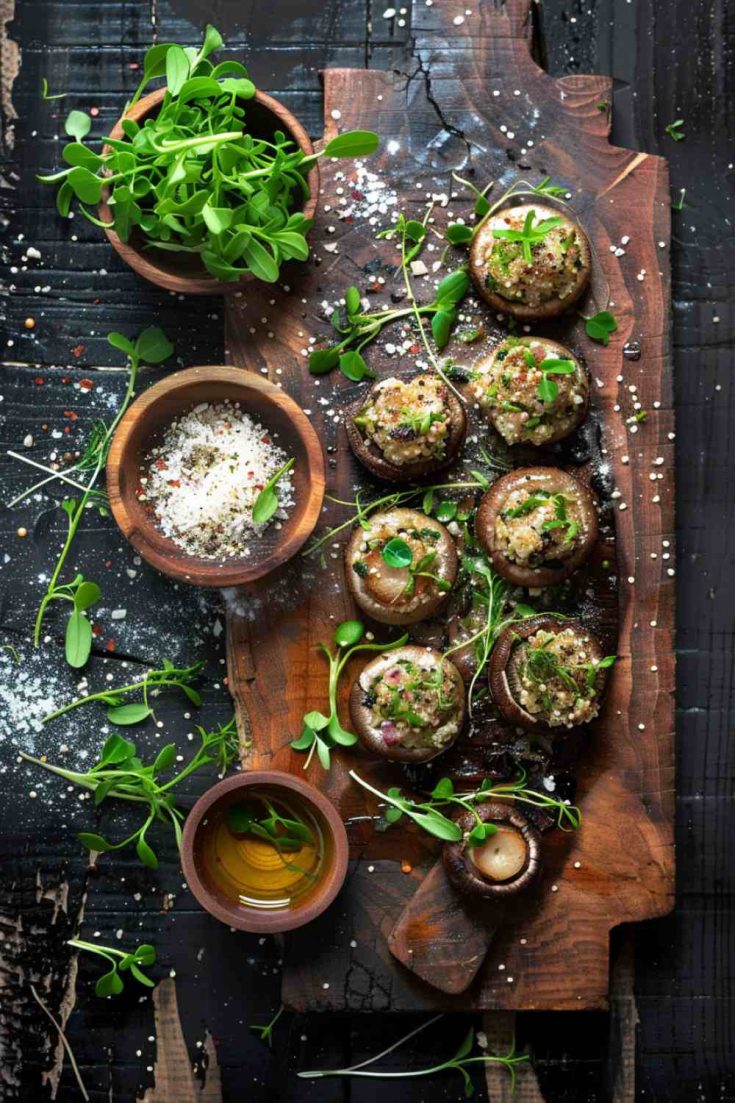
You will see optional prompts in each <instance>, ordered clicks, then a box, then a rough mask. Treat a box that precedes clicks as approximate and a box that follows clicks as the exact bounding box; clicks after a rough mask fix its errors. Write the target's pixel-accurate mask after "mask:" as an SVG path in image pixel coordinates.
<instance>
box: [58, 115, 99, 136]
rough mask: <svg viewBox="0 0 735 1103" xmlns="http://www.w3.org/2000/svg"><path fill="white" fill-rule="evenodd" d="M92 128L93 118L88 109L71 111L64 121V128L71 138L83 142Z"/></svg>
mask: <svg viewBox="0 0 735 1103" xmlns="http://www.w3.org/2000/svg"><path fill="white" fill-rule="evenodd" d="M91 129H92V120H91V118H90V117H89V115H88V114H87V113H86V111H70V112H69V114H68V115H67V117H66V122H65V123H64V130H65V131H66V133H67V134H68V135H69V137H70V138H75V139H76V140H77V141H78V142H81V140H82V138H86V136H87V135H88V134H89V132H90V130H91Z"/></svg>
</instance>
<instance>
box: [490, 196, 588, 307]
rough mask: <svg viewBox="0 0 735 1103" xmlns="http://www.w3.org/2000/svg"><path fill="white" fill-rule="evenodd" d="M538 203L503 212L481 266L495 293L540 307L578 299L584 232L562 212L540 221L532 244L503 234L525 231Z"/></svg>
mask: <svg viewBox="0 0 735 1103" xmlns="http://www.w3.org/2000/svg"><path fill="white" fill-rule="evenodd" d="M531 213H532V214H533V216H534V220H535V216H536V211H535V210H534V208H533V207H529V206H526V205H524V206H520V207H513V208H511V209H507V210H504V211H501V212H500V213H499V214H497V215H496V216H494V217H493V218H492V219H491V220H490V222H489V224H488V227H487V228H488V230H491V231H492V236H490V234H487V235H484V236H483V241H482V244H483V248H482V249H481V250H480V252H479V253H478V255H477V256H476V258H475V265H476V266H477V267H479V268H481V269H482V270H483V272H484V279H485V286H486V287H487V289H488V290H489V291H494V292H495V293H496V294H497V295H500V296H501V297H502V298H504V299H507V300H508V301H509V302H517V303H522V304H523V305H524V306H528V307H532V308H534V309H535V308H538V307H540V306H543V305H544V304H545V303H548V302H550V301H551V300H552V299H554V300H563V299H566V298H569V297H573V293H574V292H575V291H576V289H577V287H578V283H579V272H580V270H581V269H582V268H583V266H584V261H583V255H582V249H581V247H580V241H579V234H578V231H577V228H576V226H575V225H574V223H573V222H571V221H570V220H569V219H568V218H565V217H563V216H561V215H556V216H554V217H552V218H550V219H549V218H540V219H539V220H537V221H535V226H536V228H537V229H538V230H539V231H541V230H543V228H544V227H545V226H548V227H549V228H548V229H547V230H545V232H543V233H541V232H539V233H538V234H537V235H536V239H535V240H533V241H532V243H530V245H529V246H528V247H527V248H526V247H525V245H526V243H524V242H523V241H520V240H515V241H514V240H507V239H505V238H497V237H496V236H495V234H496V233H497V232H499V233H501V234H505V233H506V232H507V231H511V232H514V233H521V232H523V231H524V226H525V225H526V224H527V220H528V217H529V215H530V214H531Z"/></svg>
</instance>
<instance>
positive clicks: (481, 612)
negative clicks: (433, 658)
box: [444, 549, 536, 715]
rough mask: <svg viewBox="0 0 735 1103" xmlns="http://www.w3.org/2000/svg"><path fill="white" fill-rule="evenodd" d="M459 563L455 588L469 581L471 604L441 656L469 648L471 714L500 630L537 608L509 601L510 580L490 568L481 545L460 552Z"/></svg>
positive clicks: (526, 617)
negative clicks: (455, 638)
mask: <svg viewBox="0 0 735 1103" xmlns="http://www.w3.org/2000/svg"><path fill="white" fill-rule="evenodd" d="M460 565H461V574H460V580H459V585H458V589H459V588H461V587H462V585H468V587H469V591H470V594H471V602H472V604H471V608H470V612H469V614H468V615H467V617H466V618H465V619H464V625H463V630H462V632H461V633H460V638H459V640H458V641H457V643H455V644H454V645H453V646H452V647H450V648H448V649H447V650H446V651H445V652H444V656H445V658H448V657H449V656H450V655H454V654H456V653H457V652H460V651H464V650H465V649H467V648H472V651H473V655H474V660H475V670H474V673H473V675H472V679H471V681H470V684H469V688H468V691H467V700H468V703H469V711H470V715H472V712H473V709H474V698H475V689H476V686H477V683H478V680H479V678H480V676H481V674H482V673H483V671H485V670H486V669H487V664H488V662H489V661H490V656H491V654H492V651H493V648H494V647H495V644H496V643H497V642H498V638H499V637H500V634H501V632H503V631H504V630H505V629H506V628H507V627H508V626H509V625H511V624H518V623H520V622H521V621H523V620H526V619H528V617H533V616H536V611H535V610H534V609H532V608H531V607H530V606H529V605H523V604H520V603H515V604H513V603H512V602H511V600H510V599H511V587H510V585H509V583H508V582H506V580H505V579H504V578H501V577H500V575H499V574H497V573H496V572H495V571H494V570H493V568H492V566H491V565H490V561H489V559H488V557H487V556H486V554H485V553H484V552H483V551H481V550H480V549H476V550H474V551H473V552H472V554H466V555H463V556H462V559H461V563H460ZM465 633H466V634H465Z"/></svg>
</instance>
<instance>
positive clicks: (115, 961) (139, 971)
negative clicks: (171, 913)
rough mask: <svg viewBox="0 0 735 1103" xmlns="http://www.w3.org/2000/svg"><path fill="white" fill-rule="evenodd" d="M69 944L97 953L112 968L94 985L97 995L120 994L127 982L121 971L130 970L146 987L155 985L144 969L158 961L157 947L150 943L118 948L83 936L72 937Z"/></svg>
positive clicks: (78, 948) (76, 948)
mask: <svg viewBox="0 0 735 1103" xmlns="http://www.w3.org/2000/svg"><path fill="white" fill-rule="evenodd" d="M67 946H73V947H74V949H75V950H84V951H85V952H86V953H90V954H97V955H98V957H102V958H104V959H105V961H107V963H108V964H109V965H110V967H111V968H110V970H109V972H107V973H103V974H102V976H101V977H100V978H99V979H98V981H97V983H96V984H95V986H94V991H95V995H97V996H119V995H120V993H121V992H122V991H123V989H124V987H125V984H124V982H123V978H122V977H121V975H120V974H121V973H127V972H129V973H130V975H131V976H132V977H134V978H135V980H137V981H138V983H139V984H142V985H144V986H145V987H146V988H153V987H155V985H154V982H153V981H152V980H151V978H150V977H148V976H146V974H145V973H144V972H143V969H148V968H150V966H151V965H155V963H156V951H155V948H154V947H153V946H151V945H149V944H148V943H143V945H142V946H138V947H137V948H136V949H135V950H132V951H127V950H118V949H117V948H115V947H112V946H101V945H100V944H99V943H97V942H85V941H84V940H83V939H81V938H70V939H69V941H68V942H67Z"/></svg>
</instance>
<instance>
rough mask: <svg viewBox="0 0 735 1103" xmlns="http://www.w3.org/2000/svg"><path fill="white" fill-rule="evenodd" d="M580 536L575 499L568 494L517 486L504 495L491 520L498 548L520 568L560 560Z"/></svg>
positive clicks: (563, 558) (580, 521)
mask: <svg viewBox="0 0 735 1103" xmlns="http://www.w3.org/2000/svg"><path fill="white" fill-rule="evenodd" d="M583 537H584V529H583V521H582V514H581V511H580V507H579V502H578V500H577V499H576V498H575V497H573V496H572V495H571V494H562V493H556V494H553V493H551V492H550V491H548V490H541V489H538V490H532V491H530V492H529V490H527V489H525V488H523V487H521V488H519V489H518V490H514V491H512V493H510V494H509V495H508V498H507V500H506V502H505V505H504V507H503V509H502V511H501V512H500V513H499V514H498V516H497V518H496V520H495V538H496V544H497V547H498V549H499V551H501V552H502V553H503V555H504V556H505V557H506V558H507V559H509V560H511V562H513V563H518V564H520V565H522V566H524V567H540V566H542V565H544V564H548V563H554V562H557V563H558V562H563V561H564V560H565V559H568V558H569V557H570V556H571V555H572V554H573V553H574V552H575V551H576V549H577V548H578V546H579V543H580V541H581V540H582V539H583Z"/></svg>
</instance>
